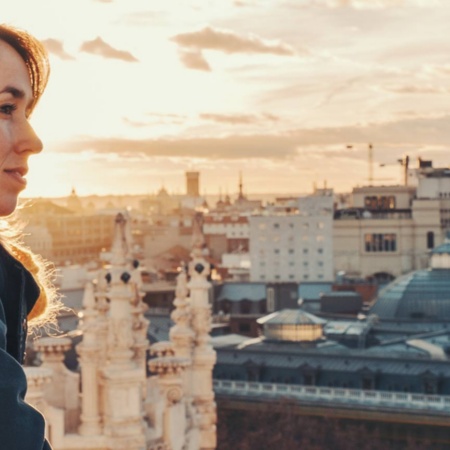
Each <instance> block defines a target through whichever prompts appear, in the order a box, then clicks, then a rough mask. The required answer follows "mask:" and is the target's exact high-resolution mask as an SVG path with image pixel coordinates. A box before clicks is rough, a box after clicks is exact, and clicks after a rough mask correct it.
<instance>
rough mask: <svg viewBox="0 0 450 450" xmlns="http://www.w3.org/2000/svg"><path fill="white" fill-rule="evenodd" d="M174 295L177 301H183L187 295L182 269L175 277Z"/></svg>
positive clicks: (183, 270)
mask: <svg viewBox="0 0 450 450" xmlns="http://www.w3.org/2000/svg"><path fill="white" fill-rule="evenodd" d="M175 295H176V297H177V299H180V300H184V299H185V298H186V297H187V295H188V287H187V275H186V270H185V268H184V267H182V268H181V272H180V273H179V274H178V276H177V287H176V289H175Z"/></svg>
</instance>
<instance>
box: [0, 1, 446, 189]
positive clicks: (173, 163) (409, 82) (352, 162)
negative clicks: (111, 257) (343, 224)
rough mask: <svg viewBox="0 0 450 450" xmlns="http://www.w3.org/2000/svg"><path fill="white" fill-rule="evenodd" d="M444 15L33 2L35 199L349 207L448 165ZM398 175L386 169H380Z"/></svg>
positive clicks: (27, 15) (432, 9)
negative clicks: (144, 197)
mask: <svg viewBox="0 0 450 450" xmlns="http://www.w3.org/2000/svg"><path fill="white" fill-rule="evenodd" d="M449 19H450V3H449V2H448V1H445V0H442V1H440V0H265V1H259V0H235V1H231V0H212V1H207V0H183V1H179V2H178V1H174V0H169V1H165V2H161V1H156V0H154V1H153V0H151V1H149V0H133V1H128V0H78V1H77V2H62V1H58V0H41V1H40V2H35V1H32V0H18V1H15V2H9V4H8V7H7V8H4V11H2V21H3V22H5V23H9V24H12V25H15V26H17V27H20V28H24V29H26V30H28V31H30V32H31V33H33V34H35V35H36V36H37V37H38V38H39V39H41V40H42V41H44V43H45V44H46V46H47V48H48V50H49V52H50V58H51V64H52V75H51V78H50V84H49V86H48V90H47V92H46V93H45V95H44V97H43V98H42V100H41V102H40V104H39V106H38V108H37V110H36V112H35V114H34V115H33V118H32V121H33V125H34V126H35V128H36V130H37V132H38V133H39V134H40V136H41V138H42V140H43V141H44V143H45V152H44V153H43V154H42V155H41V156H39V157H36V158H34V160H33V161H31V164H30V166H31V172H30V174H29V176H28V180H29V187H28V189H27V191H26V193H25V195H26V196H63V195H67V194H68V193H69V192H70V190H71V188H72V187H75V188H76V189H77V192H78V193H79V194H80V195H87V194H95V193H97V194H107V193H113V194H116V193H150V192H154V191H155V190H157V189H159V188H160V187H161V186H162V185H165V187H166V188H167V189H168V190H169V191H177V190H178V191H182V190H183V186H184V175H183V174H184V172H185V171H186V170H192V169H195V170H198V171H200V172H201V189H202V194H203V193H204V190H206V191H207V193H208V194H217V193H218V192H219V190H221V191H222V192H225V191H228V192H230V193H233V192H235V191H236V190H237V183H238V173H239V171H242V173H243V177H244V182H245V189H246V190H247V191H248V192H252V193H263V192H280V193H282V192H297V193H300V192H307V191H310V190H311V188H312V185H313V183H317V184H323V183H324V182H326V183H327V185H328V186H329V187H333V188H334V189H335V190H336V191H346V190H350V189H351V188H352V187H353V186H355V185H357V184H359V185H362V184H365V183H367V174H368V152H367V149H368V144H369V143H372V144H373V157H374V163H375V166H374V167H375V171H374V179H375V182H376V183H377V184H382V183H383V184H393V183H399V182H401V178H400V167H399V164H398V162H397V160H398V159H399V158H401V157H402V156H403V155H405V154H408V155H409V156H410V158H411V160H412V161H413V164H415V160H416V159H417V157H418V156H421V157H423V158H426V159H432V160H433V161H434V163H435V165H445V166H448V164H449V150H450V135H449V133H450V131H449V130H450V101H449V100H450V99H449V93H450V57H449V54H450V52H449V42H448V30H447V29H448V23H449ZM381 163H383V164H385V166H384V167H380V164H381Z"/></svg>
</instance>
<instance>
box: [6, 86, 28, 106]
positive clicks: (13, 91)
mask: <svg viewBox="0 0 450 450" xmlns="http://www.w3.org/2000/svg"><path fill="white" fill-rule="evenodd" d="M0 94H10V95H12V97H13V98H16V99H20V100H21V99H23V98H25V97H26V94H25V91H23V90H22V89H19V88H16V87H14V86H5V87H4V88H3V89H2V90H1V91H0ZM32 106H33V99H31V100H30V101H29V102H28V104H27V109H30V110H31V109H32Z"/></svg>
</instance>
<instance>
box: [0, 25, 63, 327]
mask: <svg viewBox="0 0 450 450" xmlns="http://www.w3.org/2000/svg"><path fill="white" fill-rule="evenodd" d="M0 41H4V42H5V43H7V44H8V45H10V46H11V47H12V48H13V49H14V50H15V51H16V52H17V53H18V54H19V56H20V57H21V58H22V60H23V61H24V62H25V65H26V66H27V69H28V75H29V77H30V84H31V90H32V93H33V101H32V104H31V111H32V110H33V109H34V107H35V106H36V104H37V102H38V101H39V99H40V98H41V96H42V94H43V92H44V90H45V87H46V85H47V82H48V78H49V75H50V65H49V60H48V55H47V51H46V49H45V47H44V46H43V45H42V43H41V42H39V41H38V40H37V39H36V38H35V37H33V36H32V35H30V34H29V33H27V32H26V31H23V30H20V29H17V28H15V27H12V26H10V25H4V24H0ZM21 235H22V233H21V227H19V226H18V225H17V223H16V222H15V221H13V220H12V218H11V216H10V217H7V218H3V219H1V220H0V245H2V246H3V247H4V248H5V250H7V251H8V252H9V253H10V254H11V255H12V256H13V257H14V258H16V259H17V260H18V261H20V262H21V263H22V264H23V265H24V266H25V267H26V268H27V269H28V270H29V271H30V272H31V274H32V275H33V277H34V279H35V280H36V282H37V283H38V285H39V288H40V296H39V298H38V300H37V302H36V304H35V306H34V308H33V309H32V311H31V312H30V313H29V315H28V319H29V321H30V329H33V328H36V327H37V326H40V325H44V324H52V323H55V322H56V313H57V311H58V310H59V308H60V300H59V296H58V294H57V292H56V289H55V287H54V285H53V283H52V280H53V274H54V269H53V266H52V265H51V264H50V263H49V262H47V261H45V260H44V259H43V258H42V257H41V256H40V255H37V254H34V253H33V252H32V251H31V250H30V249H29V248H27V247H26V246H25V245H24V244H23V242H22V240H21Z"/></svg>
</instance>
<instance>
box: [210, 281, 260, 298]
mask: <svg viewBox="0 0 450 450" xmlns="http://www.w3.org/2000/svg"><path fill="white" fill-rule="evenodd" d="M265 298H266V285H265V284H264V283H225V284H224V285H223V286H222V289H221V290H220V293H219V295H218V296H217V301H221V300H229V301H231V302H239V301H241V300H250V301H260V300H265Z"/></svg>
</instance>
